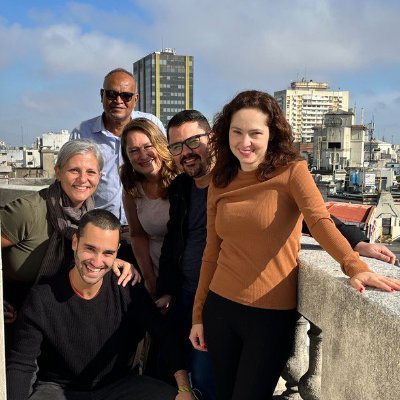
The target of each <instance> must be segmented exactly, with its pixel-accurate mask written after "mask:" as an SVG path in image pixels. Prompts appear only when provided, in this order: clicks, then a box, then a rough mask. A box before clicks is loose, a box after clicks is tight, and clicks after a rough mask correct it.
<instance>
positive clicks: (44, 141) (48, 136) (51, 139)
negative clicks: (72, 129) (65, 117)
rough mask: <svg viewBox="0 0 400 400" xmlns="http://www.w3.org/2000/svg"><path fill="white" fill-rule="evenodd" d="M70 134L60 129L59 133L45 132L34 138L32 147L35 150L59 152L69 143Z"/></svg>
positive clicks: (66, 130)
mask: <svg viewBox="0 0 400 400" xmlns="http://www.w3.org/2000/svg"><path fill="white" fill-rule="evenodd" d="M69 137H70V133H69V131H68V129H62V130H61V132H47V133H43V134H42V136H40V137H38V138H36V143H35V144H34V147H36V148H37V149H43V148H45V149H51V150H60V149H61V147H62V146H63V145H64V143H67V142H68V141H69Z"/></svg>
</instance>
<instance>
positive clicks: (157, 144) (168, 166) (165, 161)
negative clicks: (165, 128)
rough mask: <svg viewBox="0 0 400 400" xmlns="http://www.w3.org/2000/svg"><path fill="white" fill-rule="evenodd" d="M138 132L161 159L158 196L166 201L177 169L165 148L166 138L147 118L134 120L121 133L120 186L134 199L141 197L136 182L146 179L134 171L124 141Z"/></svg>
mask: <svg viewBox="0 0 400 400" xmlns="http://www.w3.org/2000/svg"><path fill="white" fill-rule="evenodd" d="M138 131H139V132H142V133H144V134H145V135H146V136H147V137H148V138H149V140H150V143H151V144H152V145H153V146H154V149H155V150H156V152H157V153H158V155H159V157H160V159H161V169H160V171H159V175H160V181H159V182H160V194H161V197H162V198H163V199H166V198H167V197H168V187H169V185H170V183H171V181H172V180H173V179H174V178H175V177H176V176H177V175H178V168H177V167H176V165H175V163H174V160H173V158H172V155H171V153H170V152H169V150H168V148H167V145H168V143H167V139H166V137H165V136H164V134H163V133H162V132H161V130H160V129H159V127H158V126H157V125H156V124H155V123H154V122H152V121H150V120H148V119H147V118H135V119H134V120H132V121H131V122H129V123H128V124H127V125H126V126H125V128H124V130H123V132H122V135H121V153H122V159H123V164H122V166H121V168H120V177H121V182H122V186H123V188H124V190H125V191H126V192H127V193H129V194H130V195H131V196H132V197H133V198H134V199H136V198H139V197H142V195H141V193H140V191H139V187H138V182H143V181H145V180H146V177H145V176H144V175H143V174H141V173H140V172H137V171H134V169H133V168H132V165H131V162H130V160H129V157H128V153H127V152H126V141H127V137H128V135H129V133H131V132H138Z"/></svg>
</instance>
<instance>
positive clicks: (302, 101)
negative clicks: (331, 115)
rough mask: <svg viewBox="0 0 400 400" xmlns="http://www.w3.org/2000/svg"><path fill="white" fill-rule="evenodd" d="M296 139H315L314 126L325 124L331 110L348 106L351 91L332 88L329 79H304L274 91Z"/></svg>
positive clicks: (297, 140) (347, 107) (305, 140)
mask: <svg viewBox="0 0 400 400" xmlns="http://www.w3.org/2000/svg"><path fill="white" fill-rule="evenodd" d="M274 97H275V99H276V100H277V101H278V103H279V105H280V107H281V109H282V111H283V113H284V114H285V116H286V119H287V121H288V122H289V124H290V125H291V127H292V130H293V135H294V139H295V141H296V142H303V143H304V142H312V141H313V134H314V131H313V128H314V127H315V126H318V125H322V123H323V120H324V115H325V114H326V113H327V112H328V111H335V110H339V109H340V110H344V111H348V109H349V92H348V91H341V90H329V86H328V83H326V82H313V81H312V80H309V81H307V80H304V79H303V80H301V81H296V82H292V83H291V84H290V88H289V89H285V90H280V91H278V92H275V93H274Z"/></svg>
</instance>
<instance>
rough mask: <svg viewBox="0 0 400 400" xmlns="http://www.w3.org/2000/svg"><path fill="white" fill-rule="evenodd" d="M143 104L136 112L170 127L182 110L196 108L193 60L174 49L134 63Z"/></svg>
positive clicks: (134, 73)
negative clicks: (140, 112)
mask: <svg viewBox="0 0 400 400" xmlns="http://www.w3.org/2000/svg"><path fill="white" fill-rule="evenodd" d="M133 75H134V76H135V78H136V80H137V88H138V92H139V101H138V103H137V105H136V109H137V110H139V111H144V112H148V113H151V114H154V115H155V116H157V117H158V118H159V119H160V120H161V122H162V123H163V124H164V125H166V124H167V123H168V121H169V120H170V119H171V118H172V117H173V116H174V115H175V114H176V113H177V112H179V111H182V110H187V109H192V108H193V57H192V56H181V55H177V54H176V52H175V50H173V49H169V48H167V49H164V50H162V51H161V52H158V51H156V52H154V53H151V54H149V55H147V56H146V57H144V58H142V59H140V60H138V61H136V62H135V63H134V64H133Z"/></svg>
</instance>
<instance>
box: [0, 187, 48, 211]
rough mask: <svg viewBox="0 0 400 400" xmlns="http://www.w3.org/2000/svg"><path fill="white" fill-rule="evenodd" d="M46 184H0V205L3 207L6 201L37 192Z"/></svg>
mask: <svg viewBox="0 0 400 400" xmlns="http://www.w3.org/2000/svg"><path fill="white" fill-rule="evenodd" d="M48 186H49V185H48V184H42V185H39V186H36V185H34V186H33V185H12V184H10V185H7V184H5V185H2V184H0V207H4V206H5V205H6V204H7V203H9V202H10V201H12V200H15V199H17V198H18V197H22V196H27V195H28V194H31V193H34V192H37V191H39V190H41V189H44V188H46V187H48Z"/></svg>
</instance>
